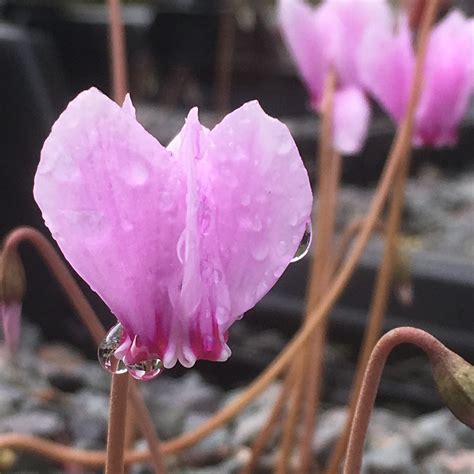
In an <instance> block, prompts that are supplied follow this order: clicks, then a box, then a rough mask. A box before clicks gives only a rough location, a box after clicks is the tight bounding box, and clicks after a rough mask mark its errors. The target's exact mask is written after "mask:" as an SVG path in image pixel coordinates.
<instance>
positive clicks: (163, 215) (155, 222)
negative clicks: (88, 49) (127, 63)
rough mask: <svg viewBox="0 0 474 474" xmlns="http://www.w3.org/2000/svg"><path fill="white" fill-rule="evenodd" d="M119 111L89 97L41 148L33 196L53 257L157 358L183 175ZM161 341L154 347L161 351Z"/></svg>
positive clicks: (82, 97) (176, 272)
mask: <svg viewBox="0 0 474 474" xmlns="http://www.w3.org/2000/svg"><path fill="white" fill-rule="evenodd" d="M130 110H131V109H130V107H128V110H125V111H124V110H122V109H121V108H120V107H119V106H118V105H116V104H115V103H114V102H112V101H111V100H110V99H108V98H107V97H106V96H105V95H103V94H102V93H100V92H99V91H98V90H96V89H90V90H88V91H85V92H83V93H81V94H79V96H78V97H77V98H76V99H74V100H73V101H72V102H71V103H70V104H69V106H68V107H67V109H66V111H65V112H64V113H63V114H62V115H61V116H60V118H59V119H58V121H57V122H56V123H55V125H54V126H53V129H52V132H51V134H50V136H49V137H48V139H47V140H46V142H45V144H44V147H43V150H42V153H41V161H40V164H39V167H38V171H37V174H36V177H35V186H34V195H35V199H36V201H37V203H38V205H39V206H40V208H41V210H42V212H43V217H44V219H45V222H46V225H47V226H48V227H49V229H50V230H51V232H52V234H53V237H54V238H55V239H56V241H57V242H58V244H59V246H60V248H61V250H62V251H63V253H64V255H65V256H66V258H67V259H68V261H69V262H70V263H71V264H72V266H73V267H74V268H75V269H76V271H77V272H78V273H79V274H80V275H81V276H82V277H83V278H84V279H85V280H86V281H87V282H88V283H89V285H90V286H91V287H92V288H93V289H94V290H95V291H96V292H97V293H98V294H99V295H100V296H101V297H102V298H103V300H104V301H105V302H106V303H107V305H108V306H109V307H110V309H111V310H112V312H113V313H114V314H115V315H116V316H117V318H118V319H119V320H120V321H121V322H122V324H123V325H124V327H125V329H126V331H127V332H128V333H129V334H132V335H138V337H139V338H140V341H141V343H143V344H148V345H150V346H152V347H155V346H156V345H157V341H158V346H159V347H157V352H158V353H160V354H162V353H163V352H164V350H165V349H166V347H165V346H166V341H167V339H168V336H169V333H170V329H171V327H170V322H171V319H172V318H170V317H169V316H170V315H171V314H172V305H171V301H170V296H169V287H170V284H172V283H175V284H177V283H176V282H178V281H179V280H180V278H181V276H180V275H181V274H182V265H181V263H180V262H179V260H178V256H177V252H176V242H177V241H178V238H179V236H180V234H181V232H182V230H183V228H184V225H185V209H186V203H185V195H186V171H185V166H184V164H183V163H182V162H180V161H178V160H176V158H175V157H174V156H173V155H172V154H171V153H170V152H168V151H167V150H166V149H165V148H164V147H162V146H161V145H160V144H159V143H158V142H157V141H156V140H155V139H154V138H153V137H152V136H151V135H149V134H148V133H147V132H146V131H145V130H144V129H143V128H142V127H141V126H140V125H139V124H138V122H136V120H135V119H134V118H133V117H132V115H131V113H130ZM160 341H161V342H160Z"/></svg>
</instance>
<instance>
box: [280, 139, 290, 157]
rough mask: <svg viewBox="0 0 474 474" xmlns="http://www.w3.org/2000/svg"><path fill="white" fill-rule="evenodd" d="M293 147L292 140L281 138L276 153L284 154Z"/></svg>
mask: <svg viewBox="0 0 474 474" xmlns="http://www.w3.org/2000/svg"><path fill="white" fill-rule="evenodd" d="M292 149H293V142H292V141H291V140H289V139H283V140H282V142H281V143H280V146H279V147H278V153H279V154H280V155H286V154H288V153H289V152H290V151H291V150H292Z"/></svg>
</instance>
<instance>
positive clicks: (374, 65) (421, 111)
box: [359, 10, 474, 147]
mask: <svg viewBox="0 0 474 474" xmlns="http://www.w3.org/2000/svg"><path fill="white" fill-rule="evenodd" d="M359 60H360V71H361V74H362V78H363V82H364V84H365V86H366V88H367V89H368V90H369V91H370V92H371V94H372V95H373V96H374V97H375V98H376V99H377V100H378V101H379V102H380V104H381V105H382V107H383V108H384V109H385V110H386V111H387V112H388V114H389V115H390V116H391V117H392V119H393V120H394V121H395V122H397V123H399V122H400V121H401V120H402V118H403V116H404V113H405V110H406V106H407V103H408V95H409V89H410V84H411V82H412V79H413V72H414V64H415V58H414V46H413V34H412V32H411V31H410V29H409V27H408V22H407V19H406V18H401V20H400V24H399V27H398V30H397V31H393V30H392V31H388V30H386V29H382V28H379V27H377V26H375V27H374V28H372V29H371V30H370V31H369V32H368V33H367V36H366V37H365V39H364V44H363V47H362V48H361V50H360V57H359ZM473 91H474V21H473V20H472V19H471V20H468V19H467V18H466V17H465V16H464V15H463V14H462V13H461V12H459V11H457V10H454V11H452V12H451V13H450V14H449V15H448V16H446V17H445V18H444V19H443V20H442V21H441V22H440V23H439V24H438V25H437V26H436V27H435V28H434V29H433V32H432V34H431V38H430V41H429V45H428V51H427V56H426V62H425V69H424V87H423V91H422V94H421V98H420V103H419V105H418V109H417V114H416V123H415V132H414V139H413V140H414V144H415V145H418V146H420V145H425V146H435V147H439V146H446V145H454V144H455V143H456V140H457V136H458V127H459V123H460V121H461V119H462V117H463V115H464V114H465V112H466V109H467V106H468V104H469V100H470V97H471V96H472V93H473Z"/></svg>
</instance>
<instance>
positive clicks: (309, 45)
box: [278, 0, 333, 109]
mask: <svg viewBox="0 0 474 474" xmlns="http://www.w3.org/2000/svg"><path fill="white" fill-rule="evenodd" d="M278 16H279V23H280V26H281V28H282V33H283V39H284V40H285V42H286V45H287V47H288V50H289V51H290V53H291V55H292V57H293V59H294V61H295V63H296V66H297V67H298V72H299V74H300V75H301V78H302V79H303V81H304V83H305V84H306V87H307V88H308V90H309V94H310V98H311V104H312V105H313V107H314V108H315V109H318V108H319V106H320V101H321V99H322V94H323V89H324V82H325V80H326V75H327V72H328V70H329V67H330V64H331V63H330V57H331V54H330V50H331V49H332V48H331V46H330V44H328V42H331V41H332V40H333V37H332V36H331V35H330V34H329V30H330V28H329V25H325V24H324V22H323V21H321V20H323V19H322V18H321V15H318V10H317V9H315V8H313V7H312V6H310V5H309V4H307V3H305V2H304V1H301V0H280V2H279V10H278Z"/></svg>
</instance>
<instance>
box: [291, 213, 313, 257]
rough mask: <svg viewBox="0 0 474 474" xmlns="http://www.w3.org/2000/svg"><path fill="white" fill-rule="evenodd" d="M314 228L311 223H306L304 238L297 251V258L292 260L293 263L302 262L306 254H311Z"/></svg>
mask: <svg viewBox="0 0 474 474" xmlns="http://www.w3.org/2000/svg"><path fill="white" fill-rule="evenodd" d="M312 236H313V233H312V228H311V222H307V223H306V228H305V230H304V234H303V238H302V239H301V242H300V244H299V246H298V248H297V250H296V253H295V256H294V257H293V258H292V259H291V262H292V263H294V262H298V261H299V260H301V259H302V258H303V257H304V256H306V254H307V253H308V252H309V247H310V246H311V240H312Z"/></svg>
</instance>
